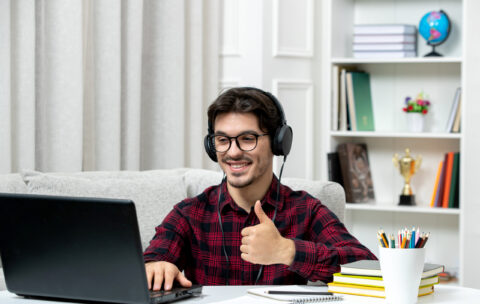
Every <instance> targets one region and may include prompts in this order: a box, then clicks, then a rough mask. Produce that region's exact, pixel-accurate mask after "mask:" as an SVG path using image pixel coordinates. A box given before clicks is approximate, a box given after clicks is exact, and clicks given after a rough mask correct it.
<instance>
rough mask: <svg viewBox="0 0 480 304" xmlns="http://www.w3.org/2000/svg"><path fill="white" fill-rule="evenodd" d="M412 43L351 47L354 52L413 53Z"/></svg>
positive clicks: (369, 44) (370, 44) (414, 47)
mask: <svg viewBox="0 0 480 304" xmlns="http://www.w3.org/2000/svg"><path fill="white" fill-rule="evenodd" d="M415 49H416V45H415V44H414V43H362V44H357V43H355V44H354V45H353V50H354V51H374V52H375V51H415Z"/></svg>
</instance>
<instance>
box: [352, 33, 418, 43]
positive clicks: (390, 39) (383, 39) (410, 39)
mask: <svg viewBox="0 0 480 304" xmlns="http://www.w3.org/2000/svg"><path fill="white" fill-rule="evenodd" d="M416 41H417V36H416V35H410V34H408V35H402V34H394V35H354V36H353V43H415V42H416Z"/></svg>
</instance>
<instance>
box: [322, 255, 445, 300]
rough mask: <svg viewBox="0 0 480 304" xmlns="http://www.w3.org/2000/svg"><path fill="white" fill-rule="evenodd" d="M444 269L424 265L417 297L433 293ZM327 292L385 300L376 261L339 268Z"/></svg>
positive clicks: (378, 265)
mask: <svg viewBox="0 0 480 304" xmlns="http://www.w3.org/2000/svg"><path fill="white" fill-rule="evenodd" d="M443 270H444V267H443V266H442V265H437V264H428V263H425V265H424V267H423V273H422V279H421V281H420V286H419V288H418V296H424V295H428V294H431V293H433V291H434V287H433V286H434V285H435V284H438V282H439V277H438V275H439V274H440V273H442V272H443ZM328 291H330V292H334V293H343V294H352V295H359V296H368V297H377V298H385V285H384V283H383V280H382V272H381V270H380V263H379V262H378V261H372V260H363V261H356V262H353V263H348V264H345V265H341V266H340V272H339V273H335V274H333V282H331V283H328Z"/></svg>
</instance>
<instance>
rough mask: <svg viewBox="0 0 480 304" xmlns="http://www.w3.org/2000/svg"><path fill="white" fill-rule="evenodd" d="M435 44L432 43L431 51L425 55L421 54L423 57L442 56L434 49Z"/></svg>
mask: <svg viewBox="0 0 480 304" xmlns="http://www.w3.org/2000/svg"><path fill="white" fill-rule="evenodd" d="M435 46H436V45H432V51H431V52H430V53H428V54H426V55H425V56H423V57H443V55H442V54H440V53H437V52H436V51H435Z"/></svg>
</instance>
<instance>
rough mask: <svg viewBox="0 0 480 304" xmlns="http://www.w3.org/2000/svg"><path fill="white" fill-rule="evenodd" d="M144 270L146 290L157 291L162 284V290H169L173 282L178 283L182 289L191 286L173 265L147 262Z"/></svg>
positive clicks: (161, 262)
mask: <svg viewBox="0 0 480 304" xmlns="http://www.w3.org/2000/svg"><path fill="white" fill-rule="evenodd" d="M145 270H146V272H147V281H148V289H151V290H154V291H158V290H160V289H161V287H162V283H163V289H164V290H170V289H172V286H173V281H174V280H176V281H178V283H180V285H181V286H183V287H190V286H192V282H190V280H188V279H187V278H186V277H185V276H184V275H183V273H182V272H181V271H180V270H179V269H178V267H177V266H175V264H172V263H169V262H164V261H160V262H149V263H146V264H145ZM152 281H153V286H152Z"/></svg>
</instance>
